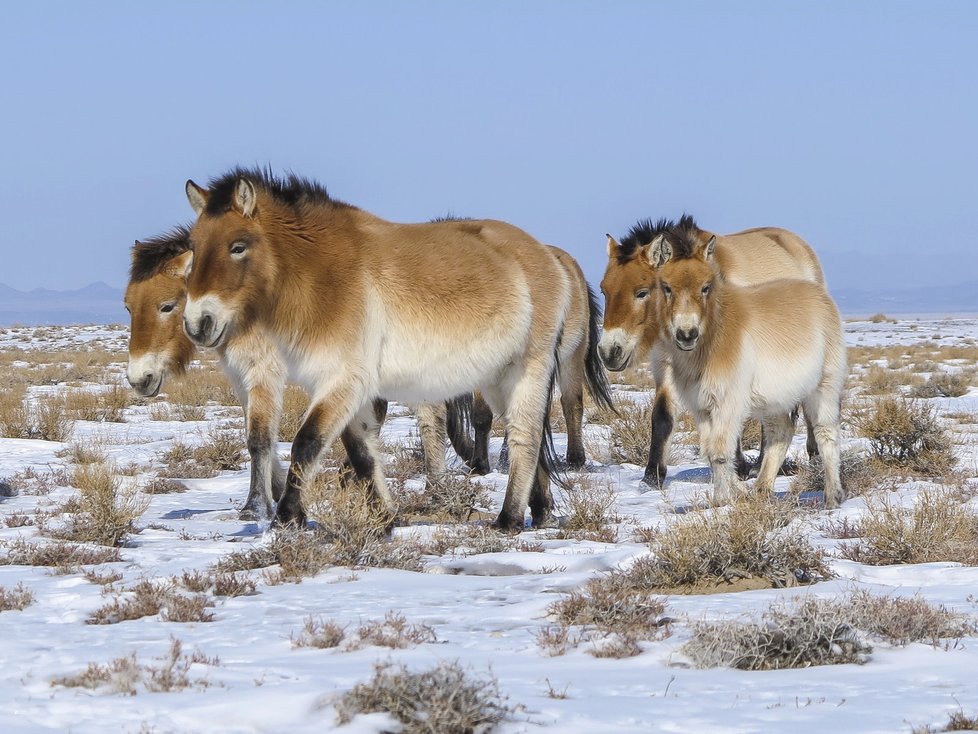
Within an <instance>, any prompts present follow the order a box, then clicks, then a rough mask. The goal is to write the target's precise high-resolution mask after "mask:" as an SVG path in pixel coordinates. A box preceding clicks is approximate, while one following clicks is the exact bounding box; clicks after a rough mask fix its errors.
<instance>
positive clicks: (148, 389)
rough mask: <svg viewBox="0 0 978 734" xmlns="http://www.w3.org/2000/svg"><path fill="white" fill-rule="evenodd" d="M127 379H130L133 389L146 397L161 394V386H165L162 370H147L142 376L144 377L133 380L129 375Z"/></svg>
mask: <svg viewBox="0 0 978 734" xmlns="http://www.w3.org/2000/svg"><path fill="white" fill-rule="evenodd" d="M126 379H128V380H129V384H130V385H132V389H133V390H135V391H136V392H137V393H139V395H141V396H142V397H144V398H155V397H156V396H157V395H159V394H160V388H161V387H162V386H163V373H162V372H147V373H146V374H144V375H143V376H142V379H138V380H133V379H132V378H131V377H128V376H127V377H126Z"/></svg>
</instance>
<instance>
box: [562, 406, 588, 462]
mask: <svg viewBox="0 0 978 734" xmlns="http://www.w3.org/2000/svg"><path fill="white" fill-rule="evenodd" d="M560 407H561V410H562V411H563V413H564V422H565V423H566V424H567V465H568V466H569V467H570V468H571V469H583V468H584V466H585V465H586V464H587V456H586V455H585V453H584V437H583V434H582V432H583V427H582V423H583V419H584V393H583V392H582V391H580V390H578V391H577V392H576V393H575V392H571V391H569V390H568V391H567V392H561V394H560Z"/></svg>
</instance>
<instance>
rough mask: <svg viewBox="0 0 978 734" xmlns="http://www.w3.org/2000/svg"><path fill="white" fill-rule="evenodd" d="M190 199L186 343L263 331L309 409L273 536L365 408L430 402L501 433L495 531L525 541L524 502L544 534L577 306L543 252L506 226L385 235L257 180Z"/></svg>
mask: <svg viewBox="0 0 978 734" xmlns="http://www.w3.org/2000/svg"><path fill="white" fill-rule="evenodd" d="M290 185H292V188H291V189H290V188H289V186H290ZM188 198H189V199H190V201H191V204H192V205H193V206H194V208H195V210H196V211H197V212H198V215H199V216H198V219H197V222H196V223H195V225H194V227H193V230H192V233H191V239H192V241H193V245H194V261H193V267H192V268H191V272H190V275H189V279H188V301H187V306H186V310H185V313H184V322H185V328H186V331H187V333H188V335H189V336H190V337H191V339H193V340H194V341H195V342H197V343H198V344H203V345H206V346H217V345H219V344H221V343H222V342H223V341H224V340H225V339H226V338H228V337H229V336H230V335H232V334H233V333H235V332H236V331H240V330H242V329H246V328H248V327H249V326H250V325H252V324H257V325H259V326H260V328H262V330H263V331H264V332H265V333H267V334H269V335H270V337H271V338H272V339H274V341H275V343H276V346H277V348H278V350H279V353H280V354H281V355H282V357H283V359H284V360H285V361H286V362H287V363H288V364H289V366H290V368H291V370H292V372H293V373H294V374H295V376H296V378H297V379H298V381H299V382H300V383H301V384H303V385H304V386H305V387H306V389H307V391H308V392H309V393H310V395H311V398H312V403H311V407H310V410H309V413H308V415H307V417H306V420H305V422H304V424H303V426H302V428H301V429H300V431H299V434H298V435H297V437H296V441H295V442H294V443H293V453H292V465H291V467H290V472H289V478H288V485H287V488H286V492H285V495H284V496H283V498H282V501H281V502H280V503H279V507H278V518H279V520H280V521H281V522H286V523H288V522H297V521H301V520H302V519H303V518H304V513H303V510H302V507H301V500H300V491H301V486H302V484H303V482H304V481H307V480H308V478H309V477H310V476H312V475H313V473H314V472H315V466H316V462H317V460H318V457H319V454H320V453H321V451H322V449H323V447H324V446H325V445H328V443H329V442H330V441H332V440H333V438H334V437H335V436H336V434H337V433H338V432H339V431H340V430H341V429H342V427H343V426H344V425H347V424H350V425H352V426H354V427H356V429H357V430H360V429H363V430H366V428H367V421H366V420H365V416H366V415H367V414H368V413H369V404H370V401H371V400H372V399H373V398H375V397H378V396H381V395H383V396H388V397H390V398H393V399H398V400H401V401H404V402H416V403H417V402H427V403H431V402H440V401H443V400H446V399H449V398H452V397H454V396H456V395H460V394H462V393H465V392H469V391H472V390H481V391H482V392H483V394H484V395H485V397H486V399H487V401H488V402H489V404H490V406H491V407H492V408H493V410H495V411H496V412H498V413H500V414H501V415H503V417H504V419H505V420H506V422H507V424H508V426H509V435H510V453H511V457H512V458H511V471H510V481H509V484H508V487H507V494H506V500H505V502H504V505H503V509H502V511H501V513H500V516H499V518H498V520H497V522H498V523H499V525H501V526H503V527H506V528H519V527H522V524H523V513H524V510H525V507H526V506H527V504H528V503H529V504H531V510H532V511H533V518H534V521H535V522H536V523H538V524H539V523H541V522H545V521H546V520H547V519H549V517H550V514H551V510H552V499H551V498H550V495H549V481H548V480H547V481H544V477H542V476H541V474H540V472H539V471H538V468H539V467H538V460H539V451H540V444H541V439H542V436H543V422H544V416H545V413H546V409H547V405H548V402H549V390H548V386H549V385H550V383H551V380H552V377H553V375H554V368H555V359H554V356H555V351H556V347H557V344H558V340H559V337H560V335H561V331H562V329H563V326H564V322H565V321H566V318H567V312H568V309H569V307H570V300H571V294H570V284H569V282H568V280H569V279H568V277H567V274H566V271H565V269H564V268H563V267H562V266H561V264H560V262H559V261H558V259H557V258H556V257H555V256H554V254H553V253H552V252H551V251H550V249H549V248H547V247H545V246H543V245H541V244H540V243H538V242H537V241H536V240H534V239H533V238H532V237H530V236H529V235H527V234H526V233H525V232H523V231H522V230H519V229H517V228H516V227H513V226H512V225H509V224H506V223H504V222H496V221H490V220H475V221H461V222H438V223H428V224H412V225H404V224H395V223H391V222H387V221H385V220H382V219H380V218H378V217H375V216H373V215H371V214H369V213H367V212H364V211H362V210H359V209H356V208H353V207H349V206H346V205H342V204H339V203H337V202H334V201H332V200H330V199H329V198H328V197H327V196H326V195H325V192H324V191H322V190H321V189H319V188H317V187H315V186H314V185H311V184H308V182H302V181H299V182H296V180H295V179H293V180H291V181H290V182H288V183H283V182H276V181H274V180H272V179H270V178H269V177H267V176H265V175H263V174H261V173H260V172H247V171H235V172H232V173H231V174H229V175H228V176H225V177H224V178H222V179H219V180H217V181H215V182H213V183H212V186H211V189H210V190H209V191H205V190H203V189H200V188H199V187H197V186H196V185H194V184H192V182H190V183H188ZM354 419H355V420H354ZM368 446H370V444H369V442H368ZM370 450H371V452H372V453H375V447H373V446H370ZM375 463H377V464H378V465H379V462H375ZM379 486H380V493H381V495H382V496H385V500H386V501H388V502H389V501H390V498H389V495H388V494H387V493H386V488H383V487H382V485H380V483H379ZM531 490H532V491H533V497H532V498H531Z"/></svg>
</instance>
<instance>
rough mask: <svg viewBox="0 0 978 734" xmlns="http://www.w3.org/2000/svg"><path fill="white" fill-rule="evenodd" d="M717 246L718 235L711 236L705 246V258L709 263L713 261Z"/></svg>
mask: <svg viewBox="0 0 978 734" xmlns="http://www.w3.org/2000/svg"><path fill="white" fill-rule="evenodd" d="M716 247H717V236H716V235H713V236H712V237H710V241H709V242H707V243H706V245H705V246H704V247H703V259H704V260H706V261H707V262H708V263H711V262H713V253H714V251H715V250H716Z"/></svg>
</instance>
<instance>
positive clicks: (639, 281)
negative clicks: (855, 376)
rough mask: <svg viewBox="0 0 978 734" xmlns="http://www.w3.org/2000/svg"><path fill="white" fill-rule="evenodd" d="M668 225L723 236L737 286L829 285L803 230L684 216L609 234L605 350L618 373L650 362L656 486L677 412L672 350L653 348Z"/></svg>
mask: <svg viewBox="0 0 978 734" xmlns="http://www.w3.org/2000/svg"><path fill="white" fill-rule="evenodd" d="M669 230H679V231H688V232H689V234H690V236H692V237H695V238H696V240H697V241H698V242H700V243H701V244H704V245H705V244H706V243H707V242H708V241H709V240H710V239H711V238H713V237H716V246H715V257H716V262H717V266H718V268H719V269H720V270H721V271H722V272H723V273H724V274H725V277H726V279H727V281H728V282H729V283H731V284H733V285H741V286H746V285H755V284H759V283H764V282H768V281H771V280H776V279H780V278H796V279H799V280H807V281H811V282H814V283H823V282H824V275H823V273H822V267H821V264H820V263H819V261H818V257H817V256H816V254H815V251H814V250H812V248H811V247H810V246H809V245H808V244H807V243H806V242H805V241H804V240H803V239H802V238H800V237H798V236H797V235H796V234H794V233H792V232H789V231H788V230H785V229H779V228H777V227H759V228H755V229H748V230H745V231H743V232H738V233H736V234H731V235H721V236H718V235H714V234H713V233H711V232H708V231H706V230H702V229H700V228H699V227H698V226H697V225H696V224H695V222H693V220H692V218H691V217H687V216H684V217H683V218H682V219H681V220H680V221H679V222H678V223H674V222H666V221H665V220H661V221H660V222H658V223H657V224H652V223H651V222H645V223H640V224H639V225H637V226H636V227H634V228H633V229H632V232H631V233H630V235H629V237H626V238H624V240H623V244H622V243H619V242H618V241H616V240H615V239H614V238H613V237H611V235H608V266H607V268H606V270H605V275H604V278H603V279H602V281H601V290H602V292H603V293H604V296H605V312H604V332H603V334H602V337H601V343H600V346H599V351H600V353H601V357H602V359H603V360H604V363H605V366H606V367H607V368H608V369H610V370H612V371H619V370H622V369H625V368H626V367H627V366H628V365H629V364H631V363H632V362H633V360H635V359H640V360H641V359H646V358H648V359H649V362H650V366H651V368H652V373H653V376H654V378H655V383H656V395H655V401H654V404H653V419H652V420H653V429H652V444H651V446H650V450H649V461H648V465H647V467H646V470H645V477H644V479H643V481H644V482H645V483H647V484H649V485H652V486H658V485H659V484H661V483H662V481H664V479H665V476H666V464H665V457H666V456H667V454H668V446H669V439H670V436H671V433H672V427H673V423H674V419H673V416H674V414H675V411H676V404H675V397H676V395H675V389H674V387H673V385H672V377H671V370H672V368H671V364H670V360H669V355H668V353H667V352H664V351H663V350H661V349H655V348H654V346H655V342H656V339H657V337H658V335H659V331H660V328H661V320H660V318H659V315H658V312H657V306H656V299H655V293H654V288H655V285H656V274H655V269H654V267H653V266H652V263H651V262H650V260H649V251H650V245H651V242H652V240H653V239H654V238H655V237H656V236H658V235H659V234H660V233H662V232H665V231H669ZM807 421H808V419H807V417H806V422H807ZM814 450H815V441H814V437H813V436H812V435H811V432H809V451H810V452H813V451H814Z"/></svg>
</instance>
